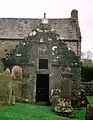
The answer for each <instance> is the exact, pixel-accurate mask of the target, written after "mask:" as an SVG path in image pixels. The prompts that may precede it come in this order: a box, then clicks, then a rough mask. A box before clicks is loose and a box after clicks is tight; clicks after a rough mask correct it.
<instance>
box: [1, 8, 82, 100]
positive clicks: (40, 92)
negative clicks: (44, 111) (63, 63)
mask: <svg viewBox="0 0 93 120" xmlns="http://www.w3.org/2000/svg"><path fill="white" fill-rule="evenodd" d="M41 23H42V24H41ZM38 24H39V27H42V25H44V26H47V27H48V25H50V26H51V31H55V30H56V33H58V34H59V35H60V36H59V37H58V40H57V37H56V40H54V39H49V34H48V35H47V37H45V36H44V34H42V33H44V32H46V33H47V31H48V30H49V28H48V29H47V28H46V29H45V31H40V29H38V27H37V25H38ZM35 30H36V31H39V32H38V35H37V33H36V31H35ZM31 31H32V32H31ZM30 36H37V37H33V39H32V38H31V46H30V47H29V48H30V49H29V61H28V62H27V64H26V65H25V67H24V73H25V75H26V74H28V76H25V77H24V80H23V87H22V88H23V91H24V94H23V96H24V97H26V98H28V99H29V101H32V102H36V101H48V99H49V96H50V91H51V89H54V88H55V87H56V85H57V84H58V82H59V84H60V82H61V81H57V78H58V76H59V75H60V73H61V70H60V65H59V64H58V62H57V60H56V59H55V57H53V50H54V49H55V48H56V44H57V43H58V41H59V39H60V41H63V42H64V43H66V45H67V47H68V50H69V49H71V50H72V51H73V52H74V53H75V55H76V56H80V54H81V32H80V27H79V22H78V11H77V10H72V11H71V18H63V19H61V18H60V19H47V18H46V14H44V18H43V19H26V18H24V19H23V18H0V59H1V58H3V57H4V56H5V52H6V51H7V52H8V53H9V52H10V51H11V50H12V49H15V47H16V45H19V43H21V42H20V41H22V42H23V44H24V45H25V42H24V41H25V40H27V39H28V40H30ZM41 36H42V37H41ZM46 38H47V39H46ZM68 59H69V58H68ZM0 70H1V71H3V64H2V62H0ZM79 73H80V72H79ZM78 83H80V77H79V79H78V81H77V82H76V83H75V84H78Z"/></svg>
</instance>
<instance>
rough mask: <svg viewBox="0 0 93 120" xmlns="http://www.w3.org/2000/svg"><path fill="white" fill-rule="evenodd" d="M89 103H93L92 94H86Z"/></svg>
mask: <svg viewBox="0 0 93 120" xmlns="http://www.w3.org/2000/svg"><path fill="white" fill-rule="evenodd" d="M87 99H88V102H89V104H93V96H87Z"/></svg>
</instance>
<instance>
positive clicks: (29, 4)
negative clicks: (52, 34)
mask: <svg viewBox="0 0 93 120" xmlns="http://www.w3.org/2000/svg"><path fill="white" fill-rule="evenodd" d="M72 9H77V10H78V12H79V23H80V27H81V34H82V51H86V50H91V51H93V0H0V17H12V18H13V17H17V18H19V17H20V18H42V17H43V13H44V12H46V13H47V17H48V18H67V17H70V13H71V10H72Z"/></svg>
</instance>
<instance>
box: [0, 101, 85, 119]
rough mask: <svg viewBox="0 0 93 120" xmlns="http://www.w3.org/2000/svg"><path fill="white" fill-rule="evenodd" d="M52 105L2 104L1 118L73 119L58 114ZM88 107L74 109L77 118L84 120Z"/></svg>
mask: <svg viewBox="0 0 93 120" xmlns="http://www.w3.org/2000/svg"><path fill="white" fill-rule="evenodd" d="M52 110H53V108H52V107H50V106H41V105H31V104H23V103H16V105H14V106H0V120H71V119H69V118H66V117H61V116H57V115H56V114H55V113H54V112H52ZM85 112H86V109H85V108H82V109H81V110H76V109H75V110H74V112H73V114H75V115H77V116H78V118H77V119H72V120H84V117H85Z"/></svg>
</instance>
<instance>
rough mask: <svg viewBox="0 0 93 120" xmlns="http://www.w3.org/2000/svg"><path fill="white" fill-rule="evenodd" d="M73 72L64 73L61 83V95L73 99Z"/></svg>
mask: <svg viewBox="0 0 93 120" xmlns="http://www.w3.org/2000/svg"><path fill="white" fill-rule="evenodd" d="M72 77H73V76H72V74H71V73H67V72H65V73H63V81H62V85H61V94H60V95H61V97H62V98H69V99H71V90H72Z"/></svg>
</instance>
